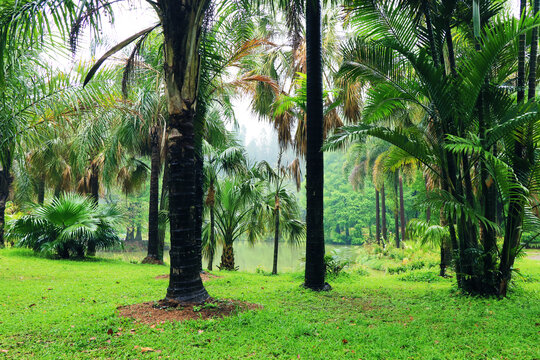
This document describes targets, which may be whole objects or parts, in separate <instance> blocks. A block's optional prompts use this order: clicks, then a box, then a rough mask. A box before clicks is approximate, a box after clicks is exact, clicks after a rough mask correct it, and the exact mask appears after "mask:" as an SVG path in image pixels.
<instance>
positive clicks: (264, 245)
mask: <svg viewBox="0 0 540 360" xmlns="http://www.w3.org/2000/svg"><path fill="white" fill-rule="evenodd" d="M279 245H280V246H279V255H278V272H297V271H302V270H303V267H304V258H305V256H306V255H305V254H306V252H305V244H303V245H301V246H299V247H295V246H289V245H287V244H283V243H280V244H279ZM359 252H360V246H358V245H326V253H327V254H338V255H339V257H340V259H347V260H355V259H356V258H357V256H358V254H359ZM97 256H98V257H102V258H107V259H121V260H124V261H128V262H140V261H141V260H142V259H143V258H144V257H145V256H146V252H145V251H135V252H98V254H97ZM273 256H274V244H273V242H271V241H269V242H259V243H257V244H255V245H253V246H252V245H250V244H249V243H248V242H246V241H238V242H236V243H235V244H234V258H235V265H236V266H238V269H239V270H240V271H247V272H255V271H256V270H257V268H260V269H262V270H264V271H266V272H270V271H272V260H273ZM220 259H221V248H218V250H217V252H216V257H215V258H214V266H215V265H219V261H220ZM165 262H167V263H169V253H168V252H167V251H166V253H165ZM207 265H208V264H207V260H203V267H204V268H206V267H207Z"/></svg>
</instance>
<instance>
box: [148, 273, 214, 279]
mask: <svg viewBox="0 0 540 360" xmlns="http://www.w3.org/2000/svg"><path fill="white" fill-rule="evenodd" d="M221 277H222V276H217V275H213V274H210V273H207V272H204V273H201V280H202V281H208V280H212V279H217V278H221ZM168 278H169V274H165V275H158V276H156V277H155V278H154V279H156V280H160V279H168Z"/></svg>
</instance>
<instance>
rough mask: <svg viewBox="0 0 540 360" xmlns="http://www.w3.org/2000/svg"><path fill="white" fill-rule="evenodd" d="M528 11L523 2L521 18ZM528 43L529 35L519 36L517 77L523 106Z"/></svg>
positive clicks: (520, 100) (518, 98)
mask: <svg viewBox="0 0 540 360" xmlns="http://www.w3.org/2000/svg"><path fill="white" fill-rule="evenodd" d="M526 10H527V1H526V0H521V1H520V7H519V13H520V14H521V16H525V13H524V12H525V11H526ZM526 41H527V34H522V35H520V36H519V45H518V77H517V102H518V104H522V103H523V101H524V100H525V43H526Z"/></svg>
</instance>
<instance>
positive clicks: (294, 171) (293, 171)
mask: <svg viewBox="0 0 540 360" xmlns="http://www.w3.org/2000/svg"><path fill="white" fill-rule="evenodd" d="M288 171H289V174H290V176H291V177H292V178H293V180H294V183H295V184H296V190H297V191H300V185H301V183H302V169H301V167H300V160H299V159H298V158H296V159H294V161H293V162H292V163H291V164H290V165H289V166H288Z"/></svg>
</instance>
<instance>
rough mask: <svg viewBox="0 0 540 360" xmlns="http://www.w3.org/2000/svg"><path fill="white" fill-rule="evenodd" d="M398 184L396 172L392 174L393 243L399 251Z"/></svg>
mask: <svg viewBox="0 0 540 360" xmlns="http://www.w3.org/2000/svg"><path fill="white" fill-rule="evenodd" d="M398 183H399V175H398V171H396V172H395V173H394V204H395V206H394V242H395V244H396V248H397V249H399V246H400V241H399V200H398Z"/></svg>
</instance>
